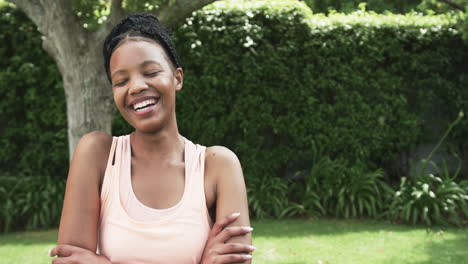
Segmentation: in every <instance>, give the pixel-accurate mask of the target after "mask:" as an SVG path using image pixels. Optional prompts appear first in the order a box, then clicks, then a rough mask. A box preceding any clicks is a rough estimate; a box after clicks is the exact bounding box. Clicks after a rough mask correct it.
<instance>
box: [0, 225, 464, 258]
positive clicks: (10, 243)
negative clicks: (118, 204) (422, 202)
mask: <svg viewBox="0 0 468 264" xmlns="http://www.w3.org/2000/svg"><path fill="white" fill-rule="evenodd" d="M252 226H253V227H254V231H253V232H254V244H255V246H256V247H257V251H256V252H255V253H254V261H253V263H256V264H257V263H260V264H261V263H278V264H279V263H282V264H306V263H307V264H309V263H312V264H335V263H336V264H351V263H356V264H358V263H359V264H370V263H372V264H379V263H383V264H399V263H410V264H429V263H444V264H465V263H466V264H468V229H467V228H463V229H462V228H460V229H456V228H442V227H439V228H433V229H431V230H426V229H425V228H423V227H409V226H403V225H392V224H387V223H383V222H375V221H371V220H362V221H361V220H328V219H323V220H317V221H309V220H281V221H279V220H262V221H253V223H252ZM56 236H57V230H48V231H37V232H22V233H12V234H8V235H1V236H0V263H1V264H4V263H5V264H25V263H28V264H29V263H38V264H42V263H44V264H45V263H50V258H48V257H47V252H48V251H49V249H50V248H51V247H53V246H54V243H55V239H56Z"/></svg>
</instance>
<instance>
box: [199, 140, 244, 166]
mask: <svg viewBox="0 0 468 264" xmlns="http://www.w3.org/2000/svg"><path fill="white" fill-rule="evenodd" d="M205 155H206V158H205V165H207V166H209V167H210V168H215V169H216V170H223V169H226V166H227V168H230V167H231V168H232V166H240V161H239V158H237V155H236V154H235V153H234V152H233V151H232V150H230V149H228V148H226V147H223V146H211V147H207V148H206V152H205Z"/></svg>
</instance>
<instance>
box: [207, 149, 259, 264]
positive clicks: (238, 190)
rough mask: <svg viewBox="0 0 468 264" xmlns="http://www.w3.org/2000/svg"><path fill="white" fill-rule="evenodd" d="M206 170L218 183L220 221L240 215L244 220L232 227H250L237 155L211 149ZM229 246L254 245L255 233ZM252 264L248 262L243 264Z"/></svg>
mask: <svg viewBox="0 0 468 264" xmlns="http://www.w3.org/2000/svg"><path fill="white" fill-rule="evenodd" d="M205 166H206V168H205V173H210V174H211V175H212V176H213V177H214V179H215V183H216V191H215V195H216V221H221V220H222V219H223V218H225V217H226V216H228V215H231V214H232V213H240V216H239V217H238V218H237V219H236V220H235V221H234V222H232V223H230V224H229V225H228V226H245V227H250V218H249V209H248V202H247V191H246V187H245V182H244V176H243V173H242V167H241V164H240V162H239V159H238V158H237V156H236V154H234V152H232V151H231V150H229V149H227V148H225V147H220V146H214V147H209V148H208V149H207V151H206V162H205ZM226 243H241V244H249V245H251V244H252V235H251V232H249V233H247V234H245V235H239V236H234V237H232V238H230V239H228V240H227V241H226ZM248 253H249V252H245V254H248ZM250 262H251V261H250V260H246V261H245V262H242V263H250Z"/></svg>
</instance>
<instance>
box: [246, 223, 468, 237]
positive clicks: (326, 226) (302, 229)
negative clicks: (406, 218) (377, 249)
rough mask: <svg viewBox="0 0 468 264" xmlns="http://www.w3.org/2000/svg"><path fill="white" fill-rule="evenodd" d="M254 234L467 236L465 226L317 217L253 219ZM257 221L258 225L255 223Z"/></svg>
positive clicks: (290, 235)
mask: <svg viewBox="0 0 468 264" xmlns="http://www.w3.org/2000/svg"><path fill="white" fill-rule="evenodd" d="M252 222H253V224H252V226H253V227H254V229H255V231H254V235H258V236H264V237H286V238H294V237H303V236H309V235H313V236H321V235H326V236H329V235H335V234H336V235H338V234H347V233H362V232H382V231H383V232H394V233H404V232H413V231H415V230H422V231H424V230H425V231H426V232H428V233H430V232H437V231H440V230H445V231H449V232H451V233H459V234H460V235H461V234H464V235H465V236H467V237H468V229H466V228H452V227H450V228H447V227H433V228H430V229H427V228H425V227H423V226H408V225H403V224H391V223H385V222H382V221H375V220H359V219H350V220H342V219H319V220H312V221H311V220H305V219H294V220H256V221H255V220H254V221H252ZM256 223H259V225H256Z"/></svg>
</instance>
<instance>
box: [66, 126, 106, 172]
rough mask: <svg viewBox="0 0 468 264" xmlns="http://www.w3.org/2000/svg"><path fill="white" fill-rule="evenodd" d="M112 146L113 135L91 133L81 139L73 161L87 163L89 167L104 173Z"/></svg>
mask: <svg viewBox="0 0 468 264" xmlns="http://www.w3.org/2000/svg"><path fill="white" fill-rule="evenodd" d="M111 145H112V136H111V135H109V134H107V133H106V132H103V131H94V132H90V133H88V134H85V135H84V136H83V137H81V139H80V141H79V142H78V145H77V146H76V149H75V153H74V154H73V160H77V161H80V163H81V162H86V163H87V165H88V166H91V167H95V168H98V169H99V170H100V171H102V172H104V171H105V167H106V164H107V158H108V155H109V152H110V148H111ZM72 162H73V161H72Z"/></svg>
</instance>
